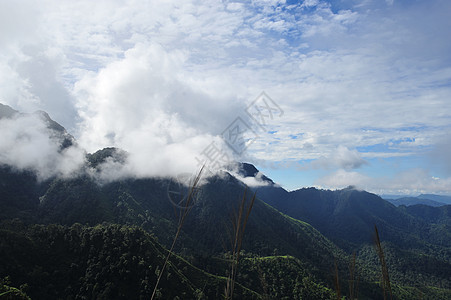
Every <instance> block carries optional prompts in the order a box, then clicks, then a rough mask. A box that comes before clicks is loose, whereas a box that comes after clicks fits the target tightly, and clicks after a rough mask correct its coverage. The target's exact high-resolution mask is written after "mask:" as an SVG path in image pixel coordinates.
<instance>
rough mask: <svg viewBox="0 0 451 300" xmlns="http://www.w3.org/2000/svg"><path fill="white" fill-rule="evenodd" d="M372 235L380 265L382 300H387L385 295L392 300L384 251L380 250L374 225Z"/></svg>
mask: <svg viewBox="0 0 451 300" xmlns="http://www.w3.org/2000/svg"><path fill="white" fill-rule="evenodd" d="M374 233H375V235H374V244H375V247H376V252H377V256H378V257H379V261H380V263H381V272H382V292H383V293H384V300H385V299H387V295H388V296H390V299H393V296H392V291H391V285H390V277H389V276H388V268H387V263H386V262H385V256H384V250H383V249H382V245H381V240H380V238H379V232H378V230H377V226H376V225H374Z"/></svg>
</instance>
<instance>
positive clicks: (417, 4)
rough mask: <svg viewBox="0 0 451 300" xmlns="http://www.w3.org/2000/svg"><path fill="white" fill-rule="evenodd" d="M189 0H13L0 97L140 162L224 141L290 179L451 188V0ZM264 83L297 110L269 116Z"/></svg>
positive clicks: (288, 182)
mask: <svg viewBox="0 0 451 300" xmlns="http://www.w3.org/2000/svg"><path fill="white" fill-rule="evenodd" d="M180 2H181V1H125V0H124V1H114V2H113V1H95V2H92V1H51V0H47V1H39V2H37V1H2V2H1V3H0V47H1V49H2V51H1V52H0V102H1V103H4V104H8V105H10V106H12V107H13V108H15V109H18V110H21V111H24V112H32V111H35V110H39V109H40V110H45V111H47V112H48V113H49V114H50V115H51V116H52V117H53V118H54V119H55V120H56V121H58V122H59V123H61V124H62V125H64V126H65V127H66V128H67V129H68V130H69V131H70V132H71V133H72V134H73V135H74V136H75V137H76V138H77V140H78V141H79V144H80V147H83V148H84V149H86V150H87V151H90V152H91V151H95V150H97V149H100V148H103V147H107V146H117V147H121V148H123V149H125V150H127V151H128V152H129V153H130V161H129V166H128V167H127V168H128V169H127V170H128V171H127V172H128V174H134V176H160V175H164V176H166V175H176V174H178V173H180V172H187V171H188V172H192V171H194V170H195V169H196V167H198V160H197V159H196V158H199V156H202V153H205V149H208V147H209V145H212V143H214V145H217V147H218V148H219V149H221V151H222V152H221V153H225V154H227V155H228V156H229V157H233V159H235V160H239V161H248V162H252V163H254V164H255V165H256V166H257V167H258V168H259V169H261V170H262V171H264V173H266V174H267V175H268V176H269V177H272V178H273V179H274V180H275V181H277V182H278V183H280V184H281V185H282V186H284V187H286V188H287V189H290V190H291V189H296V188H300V187H305V186H316V187H320V188H332V189H335V188H342V187H345V186H347V185H355V186H357V187H358V188H362V189H366V190H369V191H372V192H376V193H390V194H419V193H424V192H428V193H429V192H430V193H440V194H451V156H450V154H449V153H450V151H449V150H448V149H449V146H451V135H450V133H451V39H450V38H449V36H450V28H451V2H449V1H444V0H443V1H441V0H432V1H398V0H387V1H382V0H378V1H376V0H363V1H354V0H343V1H339V0H337V1H320V0H306V1H278V0H273V1H236V2H235V1H183V2H181V3H180ZM262 91H265V92H266V94H267V95H268V96H269V97H270V99H272V101H273V103H274V104H276V105H277V106H278V108H280V110H281V111H282V112H283V113H282V114H277V115H275V116H274V117H273V118H271V119H268V123H267V124H265V126H264V128H262V127H261V126H259V125H258V124H255V120H253V119H252V117H251V116H250V115H249V114H247V113H246V109H248V108H249V106H250V105H252V103H254V102H253V101H254V100H256V97H258V96H259V95H260V93H261V92H262ZM237 117H240V118H241V120H242V121H243V122H245V123H247V124H248V125H249V127H250V128H252V129H253V131H254V133H255V134H257V136H255V137H254V138H253V139H252V143H251V144H250V145H248V147H247V148H246V149H245V151H243V152H240V153H237V152H236V151H233V149H231V148H230V147H229V146H228V144H227V143H226V142H225V141H224V140H223V137H224V136H223V133H224V130H225V129H226V128H229V125H230V124H232V122H234V120H235V119H236V118H237ZM254 133H252V132H251V131H248V132H244V133H243V134H244V136H245V137H246V135H247V137H248V138H249V135H252V134H254ZM2 138H3V148H5V149H6V145H7V142H6V136H5V137H2ZM249 141H251V140H249ZM0 146H2V145H1V142H0ZM3 148H2V149H3ZM8 149H9V148H8Z"/></svg>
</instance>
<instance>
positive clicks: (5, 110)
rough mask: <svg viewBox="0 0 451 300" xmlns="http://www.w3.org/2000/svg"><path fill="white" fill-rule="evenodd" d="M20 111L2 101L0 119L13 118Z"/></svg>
mask: <svg viewBox="0 0 451 300" xmlns="http://www.w3.org/2000/svg"><path fill="white" fill-rule="evenodd" d="M18 113H19V112H18V111H17V110H14V109H12V108H11V107H10V106H8V105H5V104H1V103H0V119H3V118H11V117H13V116H14V115H16V114H18Z"/></svg>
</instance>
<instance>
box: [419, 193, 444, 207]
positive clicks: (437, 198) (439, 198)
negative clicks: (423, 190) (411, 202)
mask: <svg viewBox="0 0 451 300" xmlns="http://www.w3.org/2000/svg"><path fill="white" fill-rule="evenodd" d="M418 198H420V199H428V200H432V201H437V202H441V203H445V204H447V205H451V196H440V195H433V194H421V195H419V196H418Z"/></svg>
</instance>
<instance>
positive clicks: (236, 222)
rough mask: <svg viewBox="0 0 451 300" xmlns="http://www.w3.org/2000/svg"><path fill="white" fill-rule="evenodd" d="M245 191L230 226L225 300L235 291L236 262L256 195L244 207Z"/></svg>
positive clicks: (228, 299) (231, 297) (238, 258)
mask: <svg viewBox="0 0 451 300" xmlns="http://www.w3.org/2000/svg"><path fill="white" fill-rule="evenodd" d="M246 191H247V188H246V189H245V190H244V194H243V198H242V200H241V203H240V206H239V210H238V213H235V214H234V217H233V220H232V225H233V232H232V233H233V236H232V238H231V245H232V260H231V263H230V273H229V276H228V277H227V283H226V288H225V293H224V297H225V299H227V300H231V299H233V291H234V289H235V280H236V273H237V270H238V262H239V260H240V253H241V246H242V243H243V237H244V232H245V230H246V225H247V221H248V220H249V216H250V214H251V211H252V207H253V206H254V202H255V197H256V193H254V196H253V197H252V199H251V201H250V203H249V205H248V206H246Z"/></svg>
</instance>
